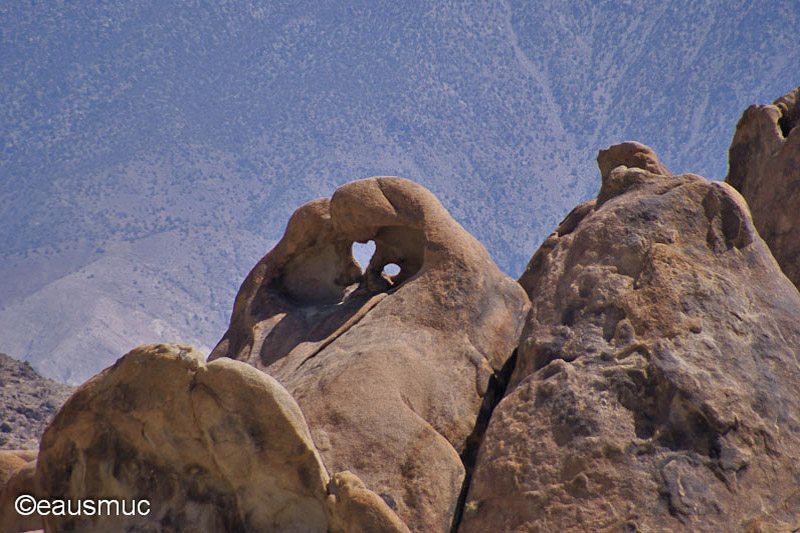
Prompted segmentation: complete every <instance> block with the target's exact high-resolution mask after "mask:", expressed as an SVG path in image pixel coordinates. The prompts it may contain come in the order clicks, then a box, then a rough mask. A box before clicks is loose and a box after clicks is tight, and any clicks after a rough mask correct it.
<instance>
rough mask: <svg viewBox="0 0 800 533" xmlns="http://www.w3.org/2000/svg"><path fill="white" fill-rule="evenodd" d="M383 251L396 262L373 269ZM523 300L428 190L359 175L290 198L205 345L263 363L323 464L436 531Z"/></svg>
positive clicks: (457, 485)
mask: <svg viewBox="0 0 800 533" xmlns="http://www.w3.org/2000/svg"><path fill="white" fill-rule="evenodd" d="M368 240H373V241H374V242H375V244H376V251H375V254H374V256H373V258H372V260H371V261H370V264H369V265H368V267H367V269H366V273H365V274H364V275H363V276H362V273H361V269H360V268H359V266H358V264H357V263H356V262H355V261H354V259H353V257H352V254H351V246H352V243H353V242H354V241H359V242H366V241H368ZM389 263H395V264H397V265H398V266H399V267H400V272H399V273H398V274H397V275H395V276H388V275H386V274H385V273H384V272H383V269H384V266H385V265H387V264H389ZM527 305H528V301H527V298H526V296H525V294H524V292H523V291H522V289H521V288H520V287H519V285H517V284H516V283H515V282H514V281H513V280H511V279H509V278H507V277H506V276H505V275H503V274H502V273H501V272H500V271H499V270H498V269H497V267H496V266H495V265H494V263H493V262H492V260H491V259H490V257H489V255H488V254H487V252H486V250H485V249H484V247H483V246H482V245H481V244H480V243H478V242H477V241H476V240H475V239H474V238H473V237H472V236H470V235H469V234H468V233H467V232H466V231H465V230H464V229H463V228H462V227H461V226H460V225H459V224H458V223H456V222H455V221H454V220H453V219H452V218H451V217H450V216H449V214H448V213H447V212H446V210H445V209H444V208H443V207H442V205H441V204H440V203H439V201H438V200H437V199H436V198H435V197H434V196H433V195H432V194H431V193H430V192H429V191H427V190H426V189H424V188H423V187H421V186H419V185H416V184H414V183H413V182H410V181H408V180H404V179H401V178H388V177H379V178H369V179H365V180H360V181H356V182H353V183H349V184H347V185H345V186H343V187H342V188H340V189H339V190H337V191H336V193H335V194H334V195H333V197H332V198H331V200H327V199H321V200H315V201H313V202H309V203H308V204H306V205H304V206H302V207H301V208H299V209H298V210H297V211H296V212H295V213H294V215H293V216H292V218H291V220H290V221H289V224H288V226H287V229H286V234H285V235H284V237H283V239H281V241H280V242H279V243H278V244H277V245H276V247H275V248H274V249H273V250H272V251H270V252H269V253H268V254H267V255H266V256H265V257H264V258H263V259H262V260H261V261H259V263H258V264H257V265H256V266H255V267H254V268H253V270H252V271H251V272H250V274H249V275H248V277H247V279H246V280H245V281H244V283H243V285H242V287H241V289H240V291H239V294H238V295H237V297H236V303H235V305H234V310H233V315H232V318H231V325H230V328H229V330H228V332H227V333H226V334H225V336H224V337H223V339H222V340H221V341H220V343H219V345H218V346H217V347H216V348H215V349H214V351H213V353H212V354H211V356H210V357H209V360H215V359H218V358H221V357H231V358H235V359H239V360H242V361H247V362H248V363H250V364H252V365H253V366H255V367H257V368H259V369H262V370H264V371H265V372H268V373H269V374H271V375H272V376H274V377H275V378H276V379H278V380H279V381H280V382H281V384H283V385H284V386H285V387H286V388H287V390H289V392H290V393H291V394H292V395H293V396H294V397H295V399H296V400H297V402H298V404H299V405H300V407H301V408H302V410H303V413H304V415H305V417H306V419H307V420H308V423H309V427H310V428H311V433H312V436H313V438H314V442H315V443H316V445H317V447H318V449H319V450H320V453H321V455H322V457H323V459H324V462H325V464H326V466H327V467H328V469H329V470H330V471H332V472H340V471H350V472H353V473H354V474H355V475H357V476H358V477H359V478H360V479H361V480H363V482H364V483H365V486H366V487H367V488H368V489H369V490H371V491H374V492H375V493H377V494H379V495H380V496H381V497H383V498H384V499H385V501H386V502H387V503H388V505H389V506H390V507H391V508H392V509H394V510H396V511H397V514H398V515H399V516H400V517H401V518H402V519H403V520H404V521H405V522H406V523H407V524H408V526H409V527H410V528H411V529H412V530H414V531H446V530H447V529H448V528H449V527H450V523H451V520H452V518H453V511H454V509H455V506H456V501H457V499H458V495H459V492H460V490H461V485H462V482H463V479H464V467H463V465H462V462H461V460H460V458H459V454H460V453H462V452H463V451H464V449H465V445H466V441H467V438H468V437H469V436H470V434H471V433H472V431H473V429H474V427H475V422H476V418H477V415H478V412H479V409H480V407H481V402H482V397H483V396H484V395H485V394H486V391H487V387H488V384H489V381H490V378H491V377H492V376H493V375H494V374H495V373H496V372H498V371H499V370H500V369H501V368H502V366H503V364H504V363H505V361H506V360H507V359H508V357H509V356H510V355H511V353H512V351H513V350H514V347H515V344H516V339H517V337H518V333H519V329H520V327H521V323H522V317H524V313H525V311H526V310H527Z"/></svg>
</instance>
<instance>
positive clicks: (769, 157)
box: [725, 87, 800, 286]
mask: <svg viewBox="0 0 800 533" xmlns="http://www.w3.org/2000/svg"><path fill="white" fill-rule="evenodd" d="M798 124H800V87H798V88H797V89H795V90H793V91H792V92H790V93H789V94H786V95H784V96H782V97H780V98H778V99H777V100H775V102H774V103H773V104H772V105H758V106H755V105H754V106H750V107H749V108H748V109H747V110H745V112H744V114H743V115H742V118H741V120H739V124H738V125H737V126H736V134H735V135H734V137H733V142H732V143H731V147H730V151H729V154H728V167H729V169H728V177H727V178H725V181H726V182H728V183H729V184H730V185H732V186H733V187H735V188H736V189H737V190H738V191H739V192H740V193H741V194H742V196H744V198H745V200H747V204H748V205H749V206H750V211H751V212H752V214H753V222H754V224H755V226H756V229H758V233H759V234H760V235H761V237H762V238H763V239H764V241H766V243H767V245H768V246H769V248H770V250H772V254H773V255H774V256H775V259H776V260H777V261H778V264H779V265H780V266H781V268H782V269H783V271H784V272H785V273H786V275H787V276H788V277H789V279H790V280H792V282H793V283H794V284H795V286H800V231H798V230H799V229H800V226H798V212H799V211H800V128H798V127H797V125H798Z"/></svg>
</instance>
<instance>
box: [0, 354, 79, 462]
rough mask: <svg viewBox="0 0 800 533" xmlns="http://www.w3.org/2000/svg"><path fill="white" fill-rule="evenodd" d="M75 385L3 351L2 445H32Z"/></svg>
mask: <svg viewBox="0 0 800 533" xmlns="http://www.w3.org/2000/svg"><path fill="white" fill-rule="evenodd" d="M73 390H74V388H73V387H70V386H69V385H63V384H61V383H56V382H55V381H51V380H49V379H46V378H43V377H41V376H40V375H39V374H37V373H36V371H34V370H33V368H31V367H30V365H28V364H27V363H23V362H21V361H17V360H16V359H14V358H12V357H9V356H8V355H6V354H3V353H0V449H14V448H18V449H31V448H36V447H37V446H38V445H39V439H40V438H41V436H42V433H43V432H44V428H45V427H46V426H47V423H48V422H49V421H50V419H51V418H52V416H53V414H55V412H56V410H57V409H58V408H59V407H60V406H61V404H63V403H64V402H65V401H66V400H67V398H69V395H70V394H72V391H73Z"/></svg>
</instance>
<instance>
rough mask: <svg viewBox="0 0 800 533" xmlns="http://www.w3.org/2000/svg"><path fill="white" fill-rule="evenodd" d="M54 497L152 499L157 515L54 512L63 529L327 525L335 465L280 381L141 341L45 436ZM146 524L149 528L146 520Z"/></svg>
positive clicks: (46, 478) (43, 461) (46, 476)
mask: <svg viewBox="0 0 800 533" xmlns="http://www.w3.org/2000/svg"><path fill="white" fill-rule="evenodd" d="M37 479H38V482H39V486H40V488H41V492H42V496H43V497H47V498H50V499H64V500H72V501H76V502H77V501H78V500H83V499H87V498H88V499H95V500H96V499H118V500H125V501H126V502H128V503H129V504H130V502H131V500H143V499H144V500H148V501H149V502H150V512H149V513H148V514H147V515H146V516H138V515H137V516H110V517H109V516H102V517H98V516H93V517H86V516H83V517H72V516H53V515H50V516H48V517H46V520H45V523H46V526H47V527H46V529H47V531H49V532H57V531H74V530H77V531H82V532H92V531H97V532H100V531H104V532H105V531H122V530H142V531H154V530H157V531H207V532H212V531H297V532H300V531H302V532H310V531H326V529H327V519H326V516H325V498H326V495H327V494H326V486H327V481H328V476H327V473H326V471H325V469H324V467H323V466H322V464H321V462H320V459H319V456H318V454H317V453H316V450H315V449H314V447H313V444H312V442H311V437H310V435H309V432H308V429H307V427H306V425H305V421H304V419H303V415H302V413H301V412H300V410H299V408H298V407H297V405H296V403H295V402H294V401H293V400H292V398H291V396H290V395H289V394H288V393H287V392H286V390H285V389H283V387H281V385H280V384H278V383H277V381H275V380H274V379H272V378H270V377H269V376H267V375H266V374H264V373H262V372H259V371H257V370H255V369H253V368H252V367H250V366H249V365H246V364H244V363H240V362H238V361H231V360H224V361H216V362H214V363H210V364H208V365H206V364H205V363H204V362H203V358H202V356H201V355H200V354H199V353H198V352H195V351H194V350H192V349H191V348H189V347H187V346H182V345H148V346H142V347H140V348H137V349H136V350H133V351H132V352H130V353H129V354H127V355H126V356H125V357H123V358H121V359H120V360H119V361H117V363H116V364H115V365H114V366H112V367H109V368H108V369H106V370H105V371H103V372H102V373H101V374H99V375H97V376H95V377H94V378H92V379H91V380H90V381H88V382H87V383H85V384H84V385H82V386H81V387H80V388H79V389H78V390H77V391H76V392H75V394H74V395H73V396H72V397H71V398H70V399H69V400H68V402H67V403H66V404H65V405H64V407H63V408H62V409H61V411H59V413H58V415H57V416H56V417H55V419H54V420H53V422H52V423H51V425H50V426H49V427H48V428H47V430H46V431H45V434H44V436H43V438H42V443H41V448H40V453H39V460H38V467H37ZM136 528H140V529H136Z"/></svg>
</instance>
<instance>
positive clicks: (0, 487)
mask: <svg viewBox="0 0 800 533" xmlns="http://www.w3.org/2000/svg"><path fill="white" fill-rule="evenodd" d="M35 473H36V452H35V451H33V450H9V451H2V452H0V533H20V532H25V531H32V530H36V529H41V528H42V527H43V526H44V523H43V522H42V519H41V517H40V516H38V515H28V516H25V515H21V514H19V513H17V512H16V510H15V508H14V502H15V501H16V499H17V497H18V496H21V495H23V494H26V495H34V496H38V495H39V491H38V487H37V485H36V477H35Z"/></svg>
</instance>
